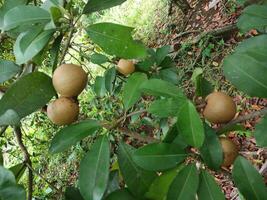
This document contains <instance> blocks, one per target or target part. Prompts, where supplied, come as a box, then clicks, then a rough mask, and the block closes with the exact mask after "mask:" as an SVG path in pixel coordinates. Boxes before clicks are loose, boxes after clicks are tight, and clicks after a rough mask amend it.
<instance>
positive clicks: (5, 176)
mask: <svg viewBox="0 0 267 200" xmlns="http://www.w3.org/2000/svg"><path fill="white" fill-rule="evenodd" d="M0 199H4V200H26V192H25V190H24V188H23V187H22V186H20V185H17V184H16V180H15V177H14V175H13V173H12V172H11V171H9V170H7V169H5V168H4V167H2V166H0Z"/></svg>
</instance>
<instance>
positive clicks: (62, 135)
mask: <svg viewBox="0 0 267 200" xmlns="http://www.w3.org/2000/svg"><path fill="white" fill-rule="evenodd" d="M99 128H100V124H99V122H97V121H95V120H90V119H89V120H85V121H82V122H79V123H76V124H72V125H69V126H67V127H65V128H63V129H61V130H60V131H59V132H57V134H56V135H55V136H54V138H53V139H52V142H51V146H50V149H49V151H50V152H51V153H59V152H62V151H65V150H66V149H68V148H69V147H71V146H72V145H74V144H76V143H77V142H79V141H80V140H82V139H83V138H85V137H87V136H89V135H93V134H94V133H95V132H96V131H97V130H98V129H99Z"/></svg>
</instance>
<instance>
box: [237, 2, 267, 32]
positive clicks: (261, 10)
mask: <svg viewBox="0 0 267 200" xmlns="http://www.w3.org/2000/svg"><path fill="white" fill-rule="evenodd" d="M266 10H267V5H251V6H248V7H247V8H245V10H244V11H243V13H242V15H241V16H240V17H239V19H238V22H237V26H238V28H239V29H240V30H241V31H242V32H247V31H250V30H251V29H257V30H266V28H267V12H266Z"/></svg>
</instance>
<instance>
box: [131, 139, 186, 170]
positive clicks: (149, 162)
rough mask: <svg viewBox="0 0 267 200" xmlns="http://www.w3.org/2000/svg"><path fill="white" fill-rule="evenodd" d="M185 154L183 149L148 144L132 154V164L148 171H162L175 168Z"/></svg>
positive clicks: (163, 144) (161, 144)
mask: <svg viewBox="0 0 267 200" xmlns="http://www.w3.org/2000/svg"><path fill="white" fill-rule="evenodd" d="M186 156H187V154H186V153H185V151H184V150H183V149H180V148H177V146H174V145H171V144H167V143H158V144H157V143H154V144H148V145H146V146H144V147H141V148H139V149H137V150H136V151H135V152H134V156H133V160H134V162H135V163H136V164H137V165H138V166H140V167H141V168H143V169H146V170H149V171H164V170H167V169H170V168H173V167H175V166H177V165H178V164H179V163H181V162H182V161H183V160H184V159H185V158H186Z"/></svg>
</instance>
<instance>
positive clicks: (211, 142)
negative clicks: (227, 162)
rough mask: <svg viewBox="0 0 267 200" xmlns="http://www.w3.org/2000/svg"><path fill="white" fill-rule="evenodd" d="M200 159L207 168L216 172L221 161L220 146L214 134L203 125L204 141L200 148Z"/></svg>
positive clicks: (209, 128) (221, 152)
mask: <svg viewBox="0 0 267 200" xmlns="http://www.w3.org/2000/svg"><path fill="white" fill-rule="evenodd" d="M200 153H201V157H202V159H203V160H204V162H205V163H206V164H207V165H208V167H209V168H211V169H214V170H218V169H219V168H220V166H221V164H222V161H223V151H222V146H221V143H220V141H219V138H218V136H217V134H216V132H215V131H214V130H213V129H212V128H211V127H209V126H208V125H207V124H205V140H204V143H203V145H202V147H201V148H200Z"/></svg>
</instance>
